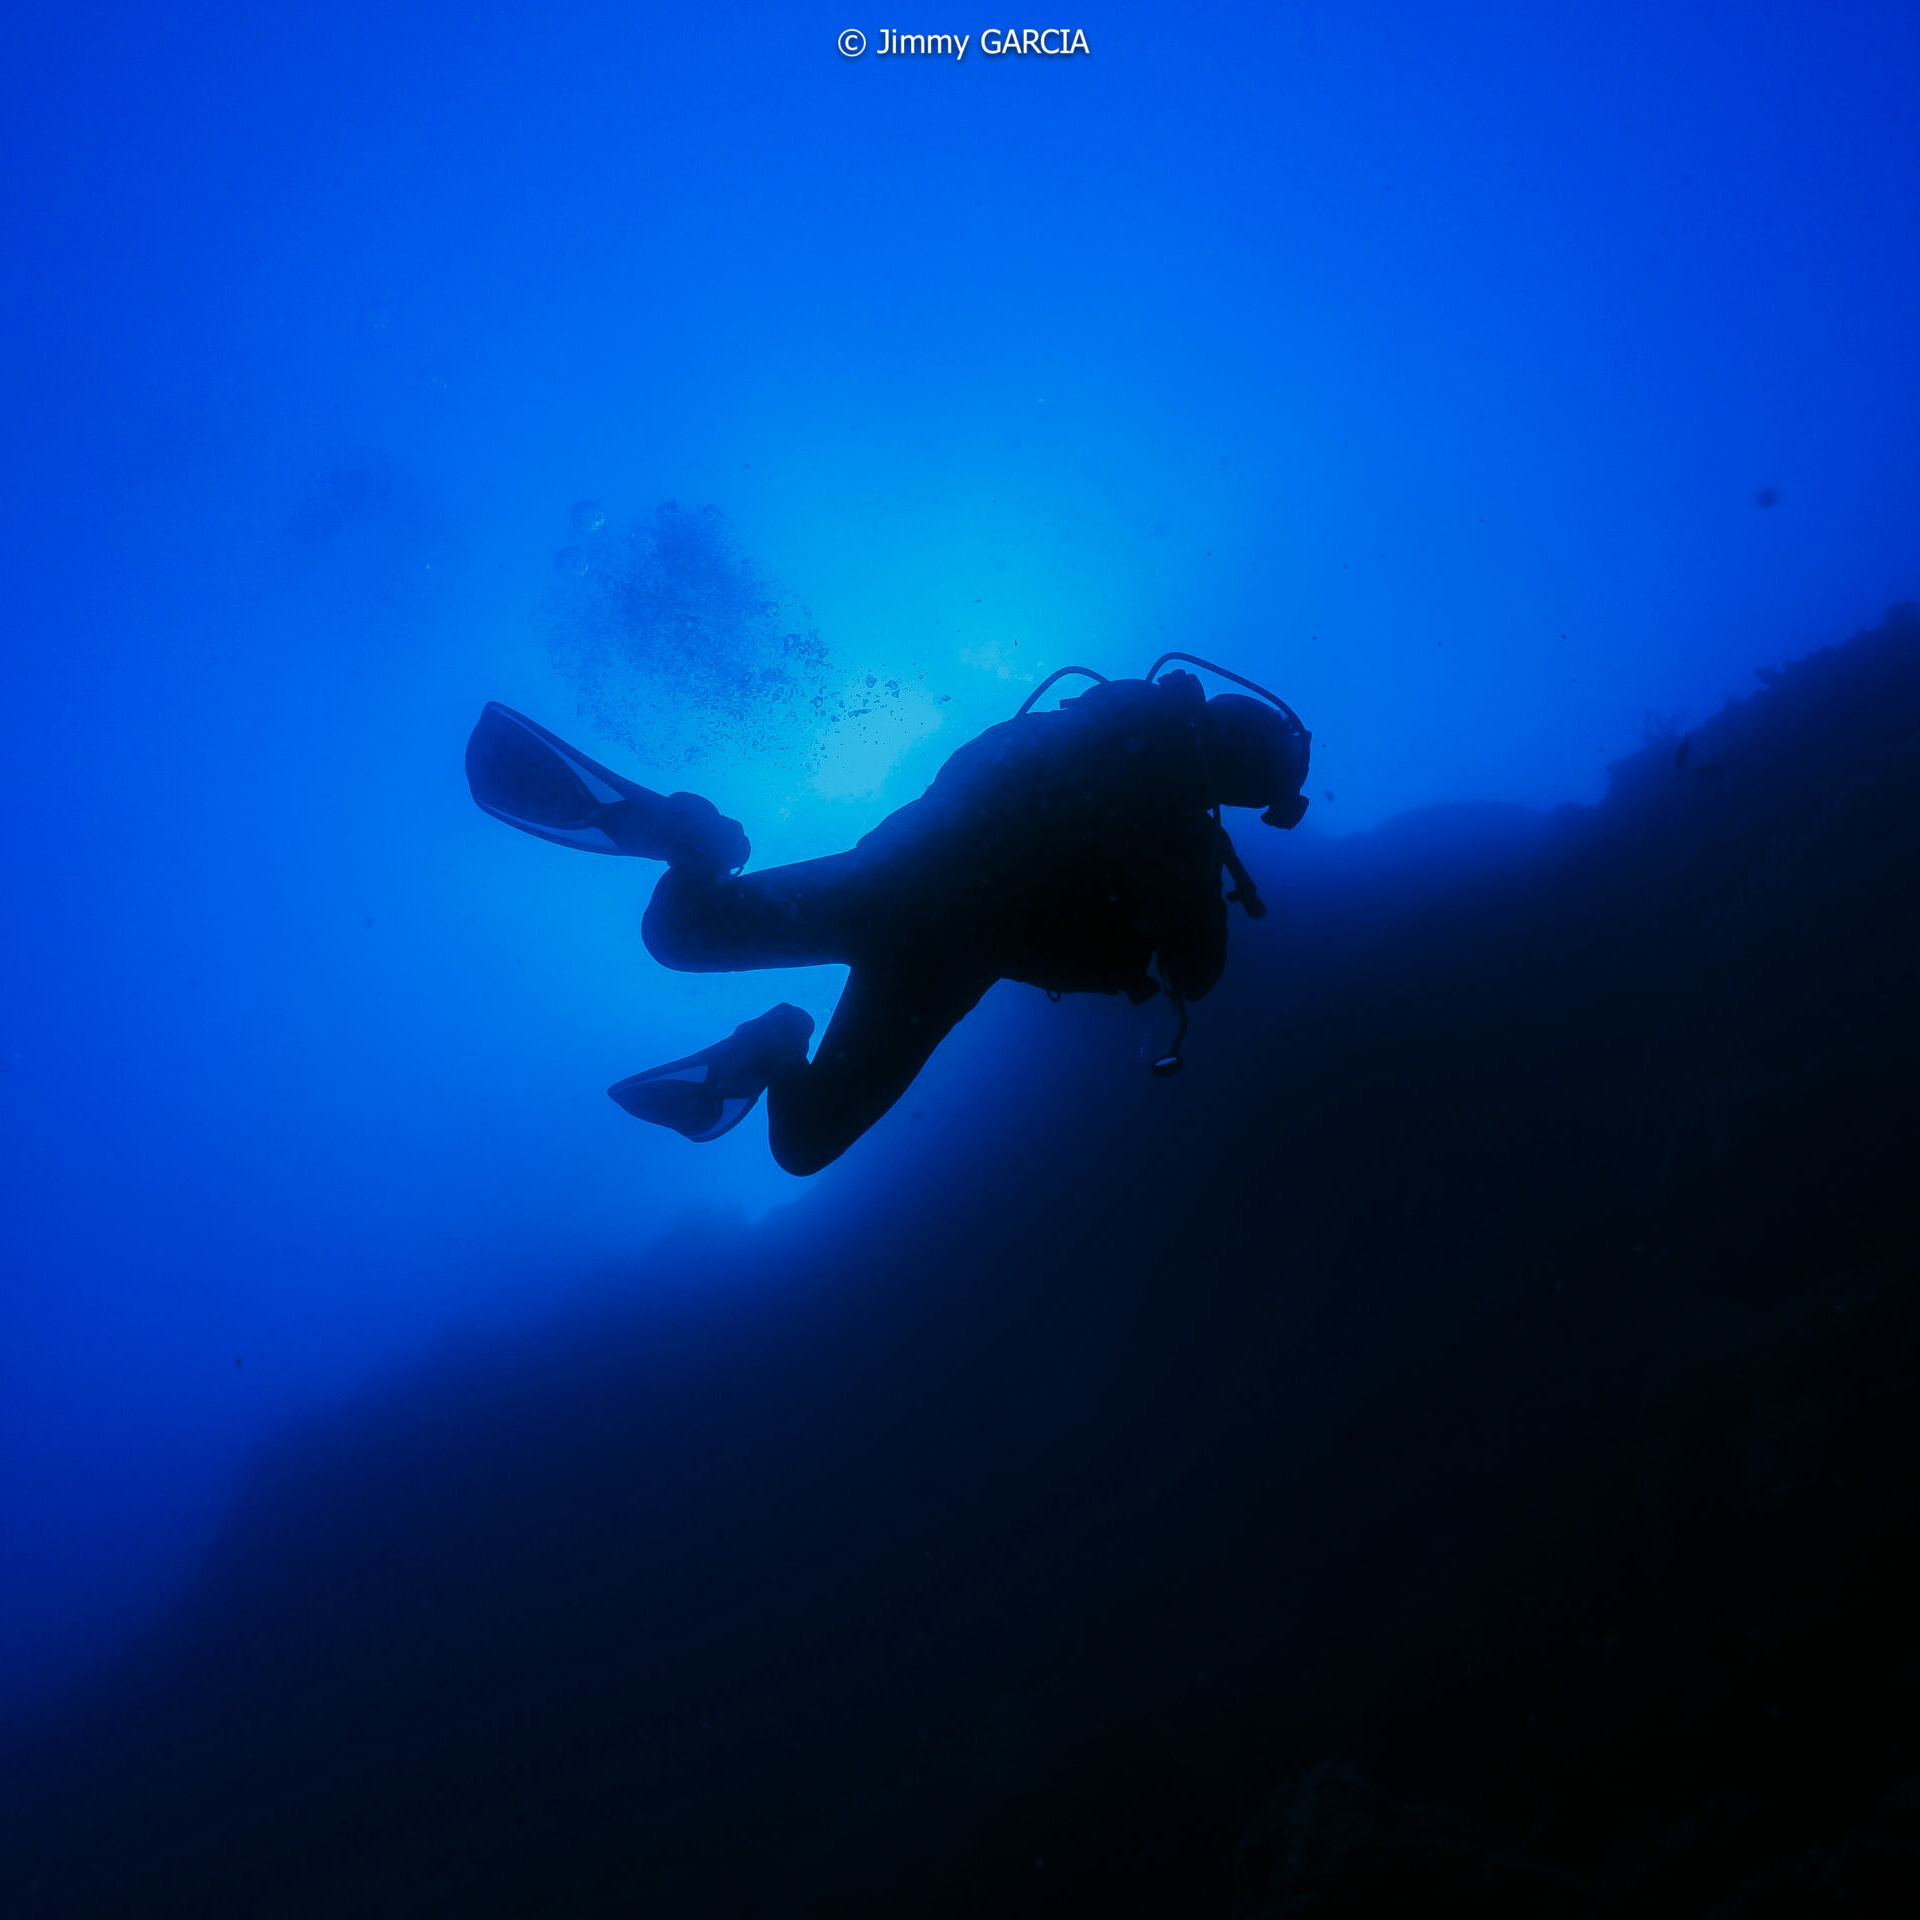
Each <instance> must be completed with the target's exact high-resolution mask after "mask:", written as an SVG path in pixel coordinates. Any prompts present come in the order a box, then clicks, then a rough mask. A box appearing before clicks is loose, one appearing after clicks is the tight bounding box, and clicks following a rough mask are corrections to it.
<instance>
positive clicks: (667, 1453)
mask: <svg viewBox="0 0 1920 1920" xmlns="http://www.w3.org/2000/svg"><path fill="white" fill-rule="evenodd" d="M1679 747H1680V743H1679V742H1677V741H1665V742H1661V743H1658V744H1656V745H1653V746H1650V747H1649V748H1648V749H1647V750H1646V751H1645V752H1644V753H1642V754H1640V755H1638V756H1636V757H1635V758H1634V759H1632V760H1630V761H1628V762H1626V763H1624V764H1623V765H1622V766H1621V767H1619V768H1618V769H1616V778H1615V782H1614V786H1613V790H1612V793H1611V795H1610V797H1609V798H1608V800H1607V801H1606V802H1605V803H1604V804H1603V805H1601V806H1600V807H1597V808H1594V809H1589V810H1581V809H1568V810H1565V811H1563V812H1562V813H1561V814H1559V815H1556V816H1555V817H1554V818H1553V819H1552V820H1550V821H1533V822H1529V821H1527V820H1525V819H1524V818H1516V817H1514V816H1511V815H1507V814H1502V813H1498V812H1468V813H1465V814H1459V813H1455V814H1444V813H1443V814H1437V815H1432V816H1427V817H1425V818H1424V819H1422V820H1417V821H1413V822H1404V823H1399V824H1398V825H1397V826H1396V828H1394V829H1391V830H1386V831H1383V832H1382V833H1380V834H1377V835H1373V836H1369V837H1368V838H1367V839H1366V840H1364V841H1359V842H1353V841H1349V842H1342V843H1325V842H1321V843H1315V842H1312V841H1310V840H1300V839H1298V838H1297V837H1296V839H1295V841H1293V842H1292V843H1289V844H1286V845H1281V844H1278V843H1277V842H1269V843H1268V844H1266V845H1264V846H1262V847H1260V848H1258V849H1249V851H1253V852H1256V856H1257V858H1258V860H1259V862H1260V865H1261V867H1262V869H1263V872H1262V877H1263V880H1264V882H1265V887H1266V891H1267V893H1268V895H1269V898H1270V899H1271V900H1272V901H1273V902H1274V904H1275V916H1274V919H1273V920H1270V921H1269V922H1268V923H1267V924H1266V926H1265V927H1263V928H1259V929H1250V928H1246V927H1245V926H1241V927H1239V928H1237V929H1236V933H1235V942H1236V954H1235V959H1234V963H1233V966H1232V968H1231V969H1230V972H1229V977H1228V980H1227V982H1226V984H1225V985H1224V986H1223V987H1222V989H1221V990H1220V992H1219V993H1218V994H1217V995H1216V996H1215V997H1214V998H1212V999H1210V1000H1209V1001H1208V1002H1206V1003H1205V1005H1204V1006H1202V1007H1201V1008H1198V1009H1196V1014H1195V1032H1194V1037H1193V1041H1192V1044H1191V1046H1190V1049H1189V1051H1190V1059H1191V1065H1190V1067H1189V1070H1188V1072H1187V1074H1186V1075H1185V1076H1184V1077H1183V1079H1182V1080H1180V1081H1178V1082H1176V1083H1172V1084H1167V1083H1156V1082H1152V1081H1150V1080H1149V1079H1148V1077H1147V1076H1146V1074H1145V1071H1144V1068H1143V1067H1142V1066H1141V1064H1140V1063H1139V1061H1138V1060H1137V1059H1135V1058H1134V1057H1132V1054H1133V1051H1134V1049H1132V1048H1131V1047H1128V1048H1121V1047H1118V1046H1116V1045H1115V1039H1116V1036H1117V1035H1119V1034H1122V1033H1125V1034H1128V1035H1131V1034H1132V1032H1133V1024H1134V1023H1137V1021H1138V1020H1139V1018H1140V1017H1141V1016H1133V1015H1127V1014H1124V1013H1123V1012H1122V1011H1121V1010H1120V1009H1118V1008H1117V1006H1115V1005H1112V1004H1109V1003H1098V1002H1089V1003H1076V1002H1068V1003H1066V1004H1065V1005H1064V1006H1063V1007H1061V1008H1058V1009H1050V1008H1047V1007H1046V1006H1045V1005H1044V1004H1043V1003H1039V1002H1038V1001H1037V997H1034V996H1025V995H1019V994H1013V993H1003V994H1002V995H1001V996H1000V997H998V998H997V999H996V1001H994V1002H992V1003H990V1004H989V1006H988V1007H987V1008H985V1009H983V1011H982V1013H981V1014H980V1015H978V1016H976V1019H977V1021H978V1023H979V1024H978V1026H977V1027H976V1028H972V1029H970V1030H969V1037H966V1038H964V1039H963V1042H962V1047H970V1048H971V1051H967V1052H965V1054H964V1058H962V1048H960V1047H957V1048H956V1049H955V1053H954V1057H953V1058H952V1059H950V1060H946V1061H936V1063H935V1068H934V1069H933V1071H932V1072H931V1074H930V1076H929V1079H928V1081H927V1082H926V1083H924V1084H923V1088H922V1089H920V1090H917V1091H916V1094H915V1096H913V1103H914V1105H915V1107H916V1108H917V1110H919V1111H921V1112H923V1113H924V1115H925V1118H924V1120H921V1121H914V1120H912V1119H911V1118H909V1117H903V1118H902V1120H901V1121H900V1122H899V1123H897V1124H896V1125H895V1127H894V1128H893V1129H892V1132H891V1133H890V1135H888V1136H887V1137H886V1139H884V1140H883V1141H881V1142H879V1143H876V1144H875V1146H874V1149H873V1163H874V1165H875V1167H876V1169H877V1170H881V1171H884V1172H886V1173H887V1174H888V1176H889V1179H888V1182H887V1186H886V1191H885V1193H884V1195H883V1196H882V1197H880V1198H878V1199H876V1198H875V1197H874V1194H873V1193H872V1192H868V1193H867V1194H865V1195H863V1196H862V1197H861V1203H860V1205H859V1207H858V1208H857V1209H856V1208H855V1206H854V1202H853V1197H852V1193H851V1186H852V1183H849V1186H848V1191H847V1195H846V1197H843V1198H835V1197H833V1194H832V1193H827V1192H823V1193H821V1194H818V1195H815V1196H813V1197H811V1198H809V1199H807V1200H805V1201H803V1202H802V1203H801V1204H800V1205H799V1206H797V1207H796V1208H795V1209H793V1210H792V1211H791V1212H790V1213H788V1214H786V1215H783V1216H778V1217H776V1218H775V1219H774V1220H773V1221H770V1222H769V1223H767V1224H766V1225H764V1226H763V1227H761V1228H760V1229H757V1230H755V1231H753V1232H746V1231H743V1230H740V1229H738V1228H736V1227H731V1226H728V1225H726V1224H725V1223H708V1224H706V1225H690V1226H689V1227H687V1228H686V1229H685V1231H684V1232H683V1233H682V1234H681V1235H680V1236H679V1240H678V1242H677V1244H676V1245H674V1246H670V1247H667V1248H664V1249H661V1250H658V1251H657V1252H656V1253H655V1254H654V1255H653V1256H651V1265H652V1266H653V1267H654V1268H655V1269H658V1268H661V1267H666V1268H671V1269H674V1270H677V1271H683V1272H686V1273H689V1274H697V1275H699V1276H700V1277H701V1282H702V1287H703V1289H704V1291H703V1292H702V1293H701V1294H699V1295H692V1294H687V1293H682V1294H680V1295H678V1296H677V1297H678V1298H680V1299H681V1301H682V1304H681V1305H680V1306H678V1307H676V1308H674V1309H671V1310H667V1309H655V1310H641V1309H636V1308H633V1307H631V1306H626V1305H623V1304H621V1300H622V1297H623V1296H622V1291H621V1288H622V1284H623V1283H624V1280H625V1279H626V1277H625V1276H609V1284H608V1286H607V1287H606V1288H605V1289H603V1291H602V1293H601V1295H600V1296H599V1299H600V1304H599V1305H597V1306H594V1307H591V1308H582V1309H580V1310H578V1311H576V1312H574V1313H572V1314H570V1315H569V1316H568V1317H567V1318H566V1320H565V1321H564V1322H563V1323H560V1324H556V1325H555V1326H554V1327H553V1328H552V1329H551V1330H550V1331H549V1332H548V1333H547V1334H546V1335H544V1336H543V1337H542V1338H541V1339H540V1340H539V1341H538V1342H535V1343H522V1344H520V1345H519V1346H517V1347H516V1348H515V1349H514V1350H512V1351H498V1350H494V1351H474V1352H468V1353H466V1354H465V1355H463V1356H457V1357H449V1358H447V1359H445V1360H444V1361H443V1362H441V1363H439V1364H437V1365H436V1366H434V1367H433V1368H431V1369H428V1370H426V1371H424V1372H423V1373H422V1374H421V1375H419V1376H418V1377H416V1378H414V1379H411V1380H409V1381H406V1382H404V1383H401V1384H399V1385H397V1386H395V1387H394V1388H393V1389H392V1390H390V1391H388V1392H386V1393H384V1394H382V1395H380V1396H377V1397H375V1398H373V1399H372V1400H370V1401H369V1402H368V1403H367V1404H366V1405H364V1406H363V1407H361V1408H359V1409H357V1410H355V1411H354V1412H353V1413H352V1414H351V1415H349V1416H343V1417H341V1418H339V1419H336V1420H334V1421H331V1422H329V1423H326V1424H325V1425H324V1426H323V1427H321V1428H319V1429H316V1430H314V1431H312V1432H310V1433H308V1434H306V1435H303V1436H302V1437H301V1438H300V1439H299V1440H298V1441H297V1442H295V1443H291V1444H289V1445H288V1446H287V1447H286V1448H285V1449H283V1451H282V1453H281V1455H280V1456H279V1457H277V1458H276V1459H274V1460H272V1461H270V1462H265V1463H263V1464H262V1466H261V1469H260V1472H259V1474H258V1476H257V1478H256V1481H255V1484H254V1486H253V1488H252V1491H251V1493H250V1494H249V1496H248V1498H247V1499H246V1500H245V1501H244V1502H243V1503H242V1505H241V1507H240V1509H239V1510H238V1511H237V1512H236V1514H235V1516H234V1519H233V1523H232V1525H231V1527H230V1529H229V1533H228V1536H227V1538H226V1540H225V1542H224V1544H223V1547H222V1550H221V1552H220V1553H219V1555H218V1556H216V1559H215V1562H214V1564H213V1565H212V1566H211V1567H210V1568H209V1570H208V1574H207V1577H206V1580H205V1582H204V1583H203V1588H202V1591H201V1592H200V1594H199V1595H198V1596H197V1597H196V1599H195V1601H194V1603H193V1604H192V1605H191V1606H190V1607H189V1608H187V1609H186V1610H185V1611H184V1612H183V1613H182V1615H181V1616H180V1617H179V1618H178V1619H177V1620H176V1621H174V1622H173V1623H172V1624H171V1625H170V1626H169V1627H168V1629H167V1630H166V1631H165V1632H164V1633H163V1634H160V1635H157V1636H156V1637H155V1638H154V1640H153V1641H152V1642H151V1643H150V1644H149V1645H148V1646H146V1647H145V1648H143V1649H142V1650H141V1652H140V1654H139V1655H138V1656H137V1657H136V1658H134V1659H133V1660H131V1661H129V1662H127V1663H126V1664H125V1665H124V1666H123V1667H122V1668H121V1669H120V1670H118V1671H116V1672H115V1673H114V1674H111V1675H108V1676H104V1677H103V1678H102V1680H101V1681H100V1682H99V1683H98V1684H97V1685H96V1686H95V1687H94V1688H92V1689H90V1690H89V1692H88V1693H87V1695H86V1696H85V1697H83V1698H81V1699H78V1700H76V1701H75V1702H73V1703H72V1704H71V1706H70V1707H69V1708H68V1709H67V1710H66V1711H65V1712H64V1713H63V1715H62V1716H60V1717H59V1718H58V1719H57V1720H56V1721H54V1722H51V1723H49V1724H48V1725H47V1726H45V1727H43V1728H41V1729H40V1730H38V1731H37V1732H36V1733H35V1735H34V1736H33V1737H32V1739H31V1740H30V1741H29V1742H27V1743H26V1744H25V1745H23V1746H22V1747H21V1748H20V1750H19V1751H18V1753H17V1755H16V1760H15V1765H14V1768H13V1771H12V1774H11V1776H10V1782H9V1788H8V1792H7V1795H6V1800H5V1805H6V1807H7V1809H8V1831H7V1834H6V1836H5V1839H4V1842H0V1861H3V1862H4V1864H0V1908H3V1909H4V1910H5V1911H6V1912H8V1913H9V1914H22V1915H26V1914H46V1915H62V1916H66V1915H85V1914H108V1913H112V1914H128V1915H132V1914H139V1915H146V1916H159V1915H165V1914H181V1915H188V1914H191V1915H195V1916H209V1917H212V1916H224V1915H241V1914H246V1915H276V1916H277V1915H286V1916H296V1915H297V1916H307V1915H322V1914H326V1915H336V1914H340V1913H356V1914H361V1913H364V1914H402V1913H407V1914H437V1913H458V1914H461V1915H463V1916H464V1915H493V1914H499V1915H507V1914H514V1915H519V1914H525V1915H556V1916H566V1915H574V1914H580V1915H586V1914H598V1913H603V1912H604V1913H623V1914H624V1913H647V1914H650V1915H653V1914H657V1915H663V1916H680V1915H686V1916H690V1917H704V1916H708V1915H714V1916H719V1915H729V1916H730V1915H743V1916H744V1915H767V1916H773V1915H781V1916H789V1915H792V1916H798V1915H806V1914H817V1915H823V1916H824V1915H834V1916H841V1915H849V1916H860V1915H867V1914H871V1915H874V1916H881V1915H920V1916H924V1917H925V1920H935V1917H936V1916H940V1917H944V1916H954V1915H971V1914H984V1913H993V1914H996V1915H1002V1914H1004V1915H1021V1914H1033V1915H1082V1914H1086V1915H1093V1914H1099V1915H1101V1916H1105V1917H1108V1920H1113V1917H1116V1916H1129V1915H1140V1916H1190V1915H1205V1914H1216V1915H1219V1916H1221V1917H1222V1920H1226V1917H1227V1916H1229V1915H1238V1916H1240V1920H1256V1917H1257V1920H1278V1916H1281V1915H1287V1916H1292V1915H1309V1914H1311V1915H1321V1914H1326V1915H1333V1914H1371V1913H1390V1914H1399V1913H1409V1912H1423V1913H1424V1912H1435V1911H1440V1912H1446V1911H1460V1912H1470V1913H1475V1914H1528V1915H1531V1914H1541V1915H1546V1914H1562V1913H1569V1914H1573V1913H1577V1914H1589V1913H1592V1914H1607V1913H1622V1914H1624V1913H1627V1912H1633V1913H1636V1914H1639V1913H1658V1912H1673V1913H1697V1914H1707V1913H1723V1914H1728V1915H1735V1914H1737V1915H1740V1916H1742V1917H1743V1920H1752V1917H1757V1916H1760V1915H1773V1914H1789V1913H1793V1914H1802V1913H1807V1912H1816V1911H1825V1910H1833V1911H1846V1912H1857V1913H1873V1914H1877V1913H1887V1914H1894V1913H1905V1912H1909V1911H1914V1910H1917V1909H1920V1785H1916V1784H1915V1783H1916V1781H1920V1734H1917V1733H1916V1731H1915V1729H1916V1728H1920V1637H1917V1636H1916V1632H1915V1629H1914V1627H1913V1624H1912V1623H1913V1622H1914V1621H1915V1620H1920V1574H1916V1562H1920V1556H1916V1555H1915V1554H1914V1552H1913V1544H1914V1539H1915V1528H1916V1518H1917V1517H1920V1516H1917V1514H1916V1495H1917V1494H1920V1404H1917V1403H1916V1396H1915V1393H1914V1385H1915V1381H1916V1378H1917V1377H1920V1271H1916V1268H1917V1266H1920V1260H1917V1258H1916V1233H1915V1227H1914V1199H1913V1195H1914V1192H1915V1180H1914V1172H1913V1169H1914V1167H1915V1165H1916V1164H1917V1163H1920V1156H1916V1151H1915V1149H1916V1095H1915V1091H1914V1090H1915V1085H1916V1078H1915V1067H1916V1064H1917V1061H1920V1014H1917V1012H1916V997H1915V983H1916V980H1917V979H1920V965H1917V964H1916V963H1917V962H1920V887H1917V886H1916V882H1920V620H1917V619H1916V618H1915V616H1914V615H1913V614H1912V613H1911V612H1902V613H1897V614H1896V615H1894V616H1891V617H1890V618H1889V621H1888V623H1887V624H1886V625H1885V626H1883V627H1882V628H1880V629H1878V630H1876V631H1875V632H1873V633H1870V634H1866V635H1862V636H1860V637H1859V638H1857V639H1856V640H1854V641H1852V642H1851V643H1849V644H1848V645H1847V646H1846V647H1843V648H1839V649H1836V650H1833V651H1831V652H1828V653H1823V654H1819V655H1816V656H1814V657H1812V658H1810V659H1808V660H1806V661H1803V662H1800V663H1798V664H1797V665H1795V666H1793V667H1792V668H1790V669H1788V670H1787V671H1785V672H1784V673H1783V674H1781V675H1779V676H1777V677H1776V678H1774V679H1773V680H1772V682H1771V683H1770V684H1769V685H1768V686H1767V687H1765V688H1764V689H1763V690H1762V691H1761V692H1760V693H1758V694H1756V695H1755V696H1754V697H1753V698H1752V699H1750V700H1747V701H1745V702H1741V703H1738V704H1736V705H1734V706H1733V707H1730V708H1729V709H1728V710H1727V711H1726V712H1724V713H1723V714H1721V715H1720V716H1718V717H1717V718H1716V719H1715V720H1713V721H1712V722H1710V723H1709V724H1707V725H1706V726H1704V727H1702V728H1701V729H1700V730H1699V731H1698V732H1697V733H1696V734H1695V735H1693V737H1692V738H1691V739H1690V740H1689V741H1688V742H1687V743H1686V752H1685V754H1684V756H1683V755H1681V753H1680V752H1679ZM1146 1017H1147V1018H1149V1019H1152V1018H1154V1017H1155V1016H1154V1015H1153V1012H1152V1010H1151V1009H1149V1010H1148V1013H1147V1016H1146ZM1001 1061H1004V1062H1005V1066H1004V1071H1003V1072H1000V1073H999V1076H998V1078H996V1077H994V1075H993V1074H992V1073H990V1072H988V1069H989V1068H995V1067H996V1066H997V1063H998V1062H1001ZM888 1156H891V1158H890V1159H889V1158H888ZM695 1300H699V1301H701V1302H703V1304H690V1302H692V1301H695Z"/></svg>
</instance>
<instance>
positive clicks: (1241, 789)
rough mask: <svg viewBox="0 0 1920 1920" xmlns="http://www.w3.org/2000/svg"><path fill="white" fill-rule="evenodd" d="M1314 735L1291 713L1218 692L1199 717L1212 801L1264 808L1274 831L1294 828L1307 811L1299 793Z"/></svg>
mask: <svg viewBox="0 0 1920 1920" xmlns="http://www.w3.org/2000/svg"><path fill="white" fill-rule="evenodd" d="M1312 738H1313V736H1312V735H1311V734H1309V733H1308V732H1307V730H1306V729H1305V728H1304V727H1303V726H1301V725H1300V723H1299V722H1298V721H1297V720H1295V719H1293V718H1292V717H1291V716H1290V715H1288V714H1284V713H1282V712H1280V710H1279V709H1278V708H1277V707H1270V706H1268V705H1267V704H1266V702H1265V701H1264V700H1250V699H1248V697H1247V696H1246V695H1245V694H1244V693H1217V694H1215V695H1214V697H1213V698H1212V699H1211V700H1209V701H1208V702H1207V704H1206V706H1205V707H1204V708H1202V709H1201V713H1200V751H1201V754H1202V756H1203V758H1204V759H1205V760H1206V763H1207V778H1208V782H1209V784H1210V785H1211V787H1212V789H1213V791H1212V794H1211V796H1210V797H1211V799H1212V800H1213V802H1214V803H1215V804H1216V805H1218V806H1223V807H1264V808H1265V809H1266V812H1265V813H1264V814H1263V815H1262V816H1261V818H1262V819H1264V820H1265V821H1266V823H1267V825H1268V826H1270V827H1291V826H1294V825H1295V824H1297V823H1298V821H1299V819H1300V816H1301V815H1302V814H1304V813H1305V812H1306V810H1307V803H1306V801H1305V800H1304V799H1303V798H1302V797H1301V793H1300V789H1301V787H1302V785H1303V784H1304V783H1305V781H1306V777H1307V752H1308V747H1309V745H1310V743H1311V741H1312Z"/></svg>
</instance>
